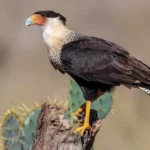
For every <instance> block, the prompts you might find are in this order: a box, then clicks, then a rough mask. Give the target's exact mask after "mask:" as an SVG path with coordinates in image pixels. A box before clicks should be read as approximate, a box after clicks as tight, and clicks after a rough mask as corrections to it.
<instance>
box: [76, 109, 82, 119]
mask: <svg viewBox="0 0 150 150" xmlns="http://www.w3.org/2000/svg"><path fill="white" fill-rule="evenodd" d="M81 112H83V108H82V107H80V108H79V109H78V110H77V111H76V113H75V116H77V117H78V116H79V115H80V113H81Z"/></svg>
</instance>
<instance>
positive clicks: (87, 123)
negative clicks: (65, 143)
mask: <svg viewBox="0 0 150 150" xmlns="http://www.w3.org/2000/svg"><path fill="white" fill-rule="evenodd" d="M90 108H91V101H90V100H87V101H86V114H85V121H84V124H83V126H82V127H79V128H77V129H76V130H75V131H74V132H80V134H81V136H83V134H84V132H85V131H86V130H89V131H90V132H92V131H93V130H92V127H91V126H90V124H89V119H90Z"/></svg>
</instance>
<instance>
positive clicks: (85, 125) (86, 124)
mask: <svg viewBox="0 0 150 150" xmlns="http://www.w3.org/2000/svg"><path fill="white" fill-rule="evenodd" d="M86 130H88V131H89V132H90V133H92V132H93V129H92V127H91V126H90V125H89V124H88V123H85V124H84V125H83V126H82V127H79V128H77V129H76V130H75V131H74V132H75V133H76V132H80V135H81V136H83V135H84V133H85V131H86Z"/></svg>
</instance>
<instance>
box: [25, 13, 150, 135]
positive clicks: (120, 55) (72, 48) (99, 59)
mask: <svg viewBox="0 0 150 150" xmlns="http://www.w3.org/2000/svg"><path fill="white" fill-rule="evenodd" d="M30 25H38V26H39V27H40V28H41V30H42V37H43V40H44V42H45V43H46V45H47V49H48V57H49V60H50V63H51V64H52V65H53V67H54V68H55V69H58V70H59V71H60V72H61V73H67V74H69V75H70V76H71V77H72V78H73V79H74V80H75V81H76V82H77V83H78V85H79V86H80V88H81V90H82V92H83V95H84V98H85V99H86V100H87V101H86V105H85V106H86V116H85V121H84V125H83V126H82V127H79V128H77V129H76V132H80V133H81V136H82V135H83V134H84V132H85V130H89V131H92V128H91V126H90V124H89V116H90V106H91V102H92V101H94V100H95V99H96V98H97V97H98V96H100V95H102V94H103V93H105V92H106V91H109V90H111V89H112V88H113V87H115V86H119V85H125V86H126V87H129V88H131V87H135V88H139V89H141V90H143V91H144V92H146V93H147V94H149V95H150V67H149V66H147V65H146V64H144V63H143V62H141V61H140V60H138V59H136V58H135V57H132V56H130V54H129V52H128V51H127V50H125V49H124V48H122V47H120V46H119V45H117V44H115V43H113V42H110V41H106V40H104V39H100V38H97V37H90V36H86V35H82V34H80V33H77V32H75V31H72V30H70V29H68V28H67V26H66V18H65V17H64V16H62V15H61V14H59V13H56V12H54V11H37V12H35V13H34V14H33V15H32V16H31V17H30V18H28V19H27V20H26V26H30ZM81 111H83V108H82V107H81V108H79V110H78V111H77V112H76V115H78V114H79V113H80V112H81Z"/></svg>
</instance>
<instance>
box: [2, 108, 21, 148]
mask: <svg viewBox="0 0 150 150" xmlns="http://www.w3.org/2000/svg"><path fill="white" fill-rule="evenodd" d="M21 127H22V124H21V121H20V119H19V117H18V115H17V114H16V113H15V112H13V111H8V112H7V114H6V115H5V117H4V121H3V123H2V127H1V130H2V136H3V140H4V147H5V149H6V150H22V141H21V136H22V134H21V130H20V128H21Z"/></svg>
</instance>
